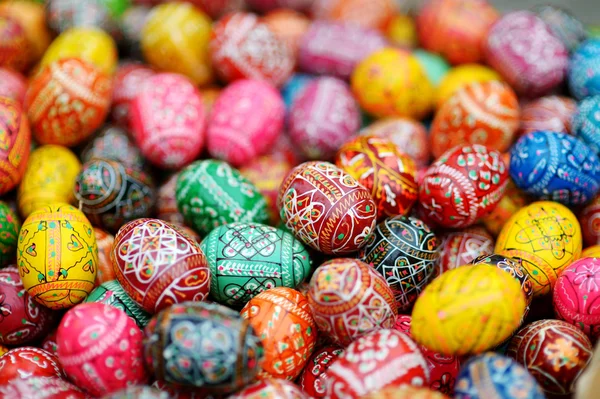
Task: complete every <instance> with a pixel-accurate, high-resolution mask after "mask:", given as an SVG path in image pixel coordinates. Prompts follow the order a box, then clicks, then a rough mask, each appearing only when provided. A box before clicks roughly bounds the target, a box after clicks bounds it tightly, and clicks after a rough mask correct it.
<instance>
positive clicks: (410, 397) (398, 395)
mask: <svg viewBox="0 0 600 399" xmlns="http://www.w3.org/2000/svg"><path fill="white" fill-rule="evenodd" d="M363 399H448V396H446V395H444V394H441V393H439V392H436V391H432V390H431V389H427V388H423V387H413V386H411V385H406V384H405V385H400V386H389V387H387V388H384V389H382V390H380V391H377V392H374V393H371V394H369V395H367V396H363Z"/></svg>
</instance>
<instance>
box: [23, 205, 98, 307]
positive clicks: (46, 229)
mask: <svg viewBox="0 0 600 399" xmlns="http://www.w3.org/2000/svg"><path fill="white" fill-rule="evenodd" d="M17 266H18V268H19V274H20V275H21V280H22V281H23V286H24V287H25V289H26V290H27V292H28V293H29V295H31V296H32V297H33V298H34V299H35V300H36V301H37V302H38V303H40V304H42V305H43V306H46V307H47V308H50V309H64V308H70V307H72V306H74V305H76V304H78V303H80V302H82V301H83V300H84V299H85V298H86V297H87V295H88V294H89V293H90V291H91V290H92V289H93V288H94V282H95V280H96V273H97V266H98V247H97V245H96V238H95V236H94V230H93V229H92V225H91V224H90V222H89V221H88V219H87V218H86V217H85V215H84V214H83V213H82V212H81V211H79V210H78V209H77V208H75V207H73V206H72V205H68V204H60V203H58V204H52V205H48V206H45V207H42V208H40V209H38V210H36V211H35V212H33V213H32V214H31V215H29V217H28V218H27V219H26V220H25V222H24V223H23V226H22V227H21V231H20V233H19V242H18V244H17Z"/></svg>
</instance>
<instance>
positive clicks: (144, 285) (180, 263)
mask: <svg viewBox="0 0 600 399" xmlns="http://www.w3.org/2000/svg"><path fill="white" fill-rule="evenodd" d="M111 258H112V261H113V268H114V271H115V275H116V276H117V280H118V281H119V283H121V285H122V286H123V289H125V292H127V294H128V295H129V296H130V297H131V298H132V299H133V300H134V301H136V302H137V303H138V304H139V305H140V306H141V307H142V308H143V309H144V310H145V311H147V312H149V313H156V312H158V311H160V310H162V309H165V308H167V307H169V306H171V305H173V304H176V303H181V302H184V301H192V300H193V301H202V300H204V299H205V298H206V297H207V296H208V292H209V290H210V286H209V285H210V271H209V268H208V266H207V260H206V257H205V256H204V254H203V253H202V251H201V250H200V246H199V245H198V244H197V243H196V242H195V241H193V240H192V239H191V238H190V237H189V236H188V235H187V234H186V233H183V232H182V231H180V230H179V228H178V227H177V226H175V225H172V224H170V223H167V222H163V221H162V220H159V219H137V220H134V221H132V222H129V223H127V224H126V225H124V226H123V227H121V228H120V229H119V232H118V233H117V235H116V236H115V243H114V245H113V251H112V255H111Z"/></svg>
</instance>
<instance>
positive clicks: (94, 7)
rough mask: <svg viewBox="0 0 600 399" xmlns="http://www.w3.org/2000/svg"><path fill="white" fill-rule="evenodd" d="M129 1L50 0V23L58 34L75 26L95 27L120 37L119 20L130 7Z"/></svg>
mask: <svg viewBox="0 0 600 399" xmlns="http://www.w3.org/2000/svg"><path fill="white" fill-rule="evenodd" d="M129 5H130V1H129V0H117V1H110V2H105V1H98V0H93V1H89V2H77V1H72V0H49V1H48V2H47V7H48V23H49V24H50V26H51V27H52V29H54V30H55V31H57V32H63V31H65V30H67V29H69V28H72V27H74V26H93V27H97V28H100V29H102V30H104V31H106V32H108V33H110V34H111V35H112V36H114V37H115V38H119V37H120V32H119V24H118V20H119V18H120V17H121V15H122V14H123V12H124V11H125V9H126V8H127V7H129Z"/></svg>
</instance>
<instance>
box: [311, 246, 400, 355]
mask: <svg viewBox="0 0 600 399" xmlns="http://www.w3.org/2000/svg"><path fill="white" fill-rule="evenodd" d="M307 296H308V302H309V303H310V306H311V308H312V311H313V315H314V317H315V321H316V322H317V326H318V328H319V332H320V333H321V334H323V335H324V336H327V337H328V338H329V339H330V340H332V341H333V342H335V343H337V344H339V345H342V346H347V345H349V344H350V343H351V342H352V341H354V340H356V339H357V338H359V337H362V336H364V335H366V334H369V333H370V332H372V331H376V330H380V329H386V328H392V327H393V326H394V322H395V321H396V316H397V315H398V310H397V307H396V301H395V300H394V292H393V291H392V289H391V288H390V287H389V285H388V284H387V282H386V280H385V279H384V278H383V277H382V276H381V275H380V274H379V273H377V272H376V271H375V269H373V268H371V267H369V265H367V264H366V263H364V262H361V261H360V260H358V259H350V258H339V259H333V260H330V261H328V262H325V263H323V264H322V265H321V266H319V267H318V268H317V270H316V271H315V272H314V274H313V276H312V278H311V280H310V288H309V291H308V295H307ZM373 309H377V311H373Z"/></svg>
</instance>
